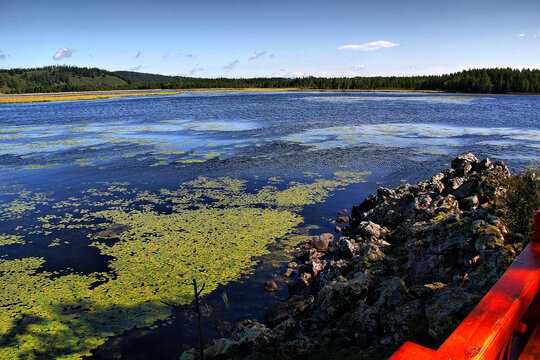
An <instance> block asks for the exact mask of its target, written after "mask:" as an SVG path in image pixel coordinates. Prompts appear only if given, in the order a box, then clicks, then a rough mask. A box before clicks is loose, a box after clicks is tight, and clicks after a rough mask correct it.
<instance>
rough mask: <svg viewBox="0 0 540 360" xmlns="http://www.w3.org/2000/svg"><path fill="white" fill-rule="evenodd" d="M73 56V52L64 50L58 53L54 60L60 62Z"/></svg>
mask: <svg viewBox="0 0 540 360" xmlns="http://www.w3.org/2000/svg"><path fill="white" fill-rule="evenodd" d="M72 54H73V50H71V49H68V48H62V49H60V50H58V51H57V52H56V54H54V55H53V59H54V60H60V59H63V58H66V57H71V55H72Z"/></svg>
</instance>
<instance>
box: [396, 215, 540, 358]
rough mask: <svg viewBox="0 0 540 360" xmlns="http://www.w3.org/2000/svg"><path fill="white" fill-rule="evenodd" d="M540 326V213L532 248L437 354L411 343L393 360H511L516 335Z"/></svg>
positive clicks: (402, 348)
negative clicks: (539, 323) (539, 324)
mask: <svg viewBox="0 0 540 360" xmlns="http://www.w3.org/2000/svg"><path fill="white" fill-rule="evenodd" d="M538 322H540V210H539V211H537V212H536V214H535V215H534V225H533V233H532V234H531V241H530V243H529V245H527V247H526V248H525V250H523V252H522V253H521V255H520V256H519V257H518V258H517V259H516V260H515V261H514V263H513V264H512V265H511V266H510V268H508V270H507V271H506V272H505V273H504V275H503V276H502V277H501V278H500V279H499V281H498V282H497V283H496V284H495V285H494V286H493V287H492V288H491V290H490V291H489V292H488V293H487V295H486V296H485V297H484V298H483V299H482V301H480V303H479V304H478V305H477V306H476V307H475V308H474V309H473V311H472V312H471V313H470V314H469V316H467V318H466V319H465V320H463V322H462V323H461V325H459V327H458V328H457V329H456V330H455V331H454V332H453V333H452V334H451V335H450V337H449V338H448V339H447V340H446V341H445V342H444V343H443V344H442V345H441V347H440V348H439V349H438V350H437V351H435V350H431V349H428V348H426V347H423V346H420V345H417V344H414V343H411V342H407V343H405V344H404V345H403V346H402V347H401V348H400V349H399V350H398V351H397V352H396V353H395V354H394V355H393V356H392V357H391V358H390V359H389V360H422V359H424V360H428V359H430V360H431V359H438V360H461V359H466V360H470V359H484V360H495V359H497V360H502V359H509V358H510V352H511V348H512V344H513V342H514V335H515V334H516V333H517V334H524V333H526V332H527V330H528V329H534V327H535V326H536V325H537V324H538Z"/></svg>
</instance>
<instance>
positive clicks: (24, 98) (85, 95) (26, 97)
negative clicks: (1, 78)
mask: <svg viewBox="0 0 540 360" xmlns="http://www.w3.org/2000/svg"><path fill="white" fill-rule="evenodd" d="M278 91H279V92H285V91H291V92H293V91H298V92H299V91H303V92H397V93H404V92H415V93H431V94H457V95H490V96H492V95H493V96H495V95H532V94H529V93H509V94H491V93H490V94H483V93H461V92H447V91H441V90H405V89H302V88H215V89H171V90H165V89H150V90H138V89H134V90H98V91H81V92H57V93H25V94H3V93H0V104H16V103H34V102H51V101H71V100H96V99H109V98H116V97H132V96H152V95H177V94H191V93H215V92H278Z"/></svg>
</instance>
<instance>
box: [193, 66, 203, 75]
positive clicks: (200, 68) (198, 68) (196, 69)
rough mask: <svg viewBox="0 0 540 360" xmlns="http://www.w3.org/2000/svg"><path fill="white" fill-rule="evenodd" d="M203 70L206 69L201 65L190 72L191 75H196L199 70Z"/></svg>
mask: <svg viewBox="0 0 540 360" xmlns="http://www.w3.org/2000/svg"><path fill="white" fill-rule="evenodd" d="M203 70H204V68H202V67H200V66H197V67H195V68H193V69H191V71H190V72H189V74H190V75H195V73H196V72H198V71H203Z"/></svg>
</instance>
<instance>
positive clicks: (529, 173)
mask: <svg viewBox="0 0 540 360" xmlns="http://www.w3.org/2000/svg"><path fill="white" fill-rule="evenodd" d="M504 185H505V188H506V191H505V192H504V194H503V195H502V196H501V199H500V200H501V205H502V206H503V208H504V216H503V221H504V222H505V225H506V227H507V228H508V230H509V232H510V233H511V235H513V236H514V237H515V236H519V235H518V234H520V235H522V236H525V237H527V236H528V235H529V234H530V233H531V231H532V222H533V216H534V213H535V212H536V210H540V166H538V165H537V166H536V167H529V168H525V169H524V171H522V172H521V173H519V174H517V175H515V176H511V177H510V178H509V179H508V180H506V182H505V184H504Z"/></svg>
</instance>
